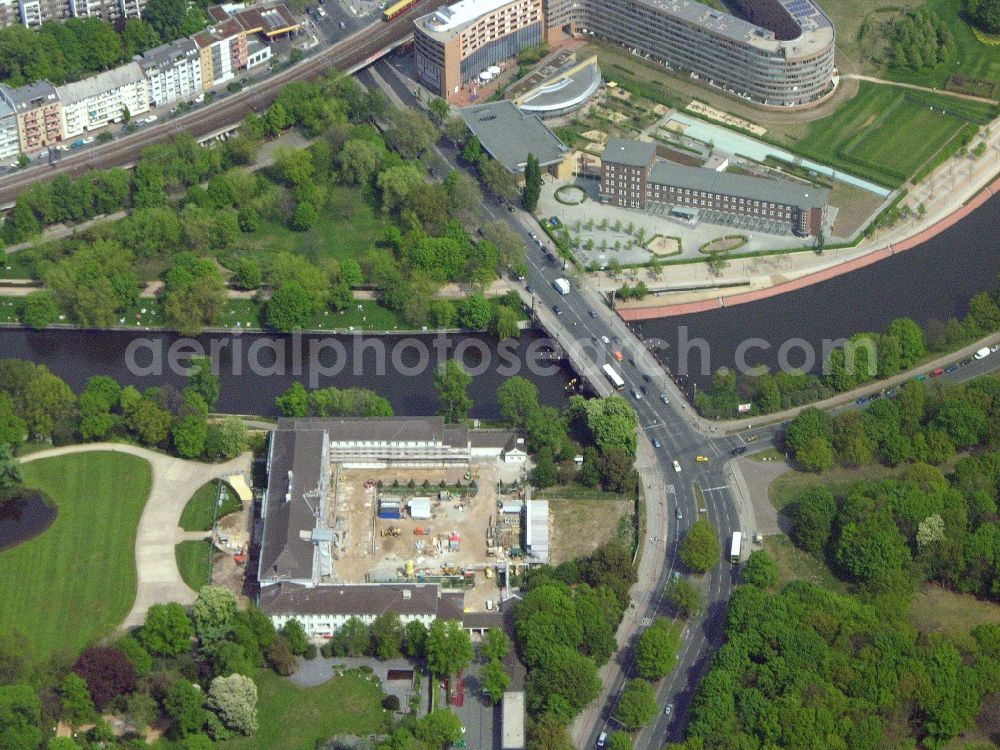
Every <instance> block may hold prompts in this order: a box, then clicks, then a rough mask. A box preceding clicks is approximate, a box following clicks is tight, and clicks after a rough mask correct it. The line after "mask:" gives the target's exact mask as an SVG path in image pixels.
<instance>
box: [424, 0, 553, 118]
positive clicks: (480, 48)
mask: <svg viewBox="0 0 1000 750" xmlns="http://www.w3.org/2000/svg"><path fill="white" fill-rule="evenodd" d="M543 26H544V20H543V17H542V0H513V2H511V0H460V1H459V2H457V3H454V4H453V5H448V6H445V7H442V8H439V9H438V10H436V11H434V12H433V13H429V14H428V15H425V16H421V17H420V18H418V19H417V20H416V21H414V38H413V39H414V62H415V66H416V71H417V78H418V79H419V80H420V82H421V83H423V84H424V85H425V86H427V87H428V88H429V89H430V90H431V91H433V92H434V93H436V94H438V95H440V96H442V97H444V98H445V99H448V100H452V99H454V98H455V94H457V93H458V91H459V90H460V89H461V87H462V85H463V84H465V83H468V82H469V81H472V80H474V79H476V78H477V77H478V76H479V75H480V74H481V73H483V72H484V71H486V70H487V69H488V68H490V67H491V66H494V65H496V64H497V63H500V62H503V61H505V60H510V59H512V58H514V57H516V56H517V53H518V52H520V51H521V50H523V49H525V48H527V47H534V46H537V45H538V44H541V42H542V36H543V31H544V29H543Z"/></svg>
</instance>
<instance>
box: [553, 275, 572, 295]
mask: <svg viewBox="0 0 1000 750" xmlns="http://www.w3.org/2000/svg"><path fill="white" fill-rule="evenodd" d="M552 286H554V287H555V289H556V291H557V292H559V294H569V281H568V280H567V279H556V280H555V281H553V282H552Z"/></svg>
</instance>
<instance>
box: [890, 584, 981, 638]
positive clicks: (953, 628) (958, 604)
mask: <svg viewBox="0 0 1000 750" xmlns="http://www.w3.org/2000/svg"><path fill="white" fill-rule="evenodd" d="M909 619H910V622H912V623H913V625H914V627H916V628H917V630H919V631H920V632H921V633H942V632H943V633H950V634H958V633H967V632H969V631H970V630H972V628H974V627H975V626H976V625H981V624H982V623H984V622H990V623H994V624H1000V605H997V604H996V603H994V602H988V601H983V600H981V599H977V598H976V597H974V596H972V595H971V594H958V593H956V592H954V591H948V590H947V589H943V588H941V587H940V586H935V585H934V584H932V583H925V584H924V585H923V586H921V587H920V590H919V591H917V593H916V594H915V595H914V597H913V601H912V602H911V604H910V616H909Z"/></svg>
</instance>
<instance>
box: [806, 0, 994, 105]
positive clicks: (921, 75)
mask: <svg viewBox="0 0 1000 750" xmlns="http://www.w3.org/2000/svg"><path fill="white" fill-rule="evenodd" d="M962 4H963V0H927V2H926V3H924V5H925V7H926V8H927V10H929V11H931V12H932V13H937V14H938V15H939V16H940V17H941V20H942V21H944V22H945V24H946V25H947V26H948V28H949V29H950V30H951V33H952V34H953V35H954V36H955V49H956V50H957V51H956V52H955V54H954V55H952V56H951V57H950V58H949V59H947V60H945V61H944V62H941V63H938V64H937V65H935V66H933V67H930V68H922V69H920V70H909V69H907V68H888V69H887V70H886V71H885V77H886V78H888V79H890V80H893V81H903V82H905V83H916V84H920V85H922V86H931V87H932V88H944V86H945V84H946V83H947V82H948V79H949V77H951V75H952V74H953V73H957V74H962V75H965V76H967V77H968V78H972V79H975V80H981V81H982V80H989V81H995V82H997V83H998V84H1000V46H990V45H988V44H983V43H982V42H980V41H979V40H978V39H977V38H976V35H975V34H974V33H973V31H972V27H971V26H970V25H969V24H968V23H966V22H965V20H963V18H962ZM823 7H824V8H825V7H826V6H825V5H824V6H823ZM837 31H838V37H839V32H840V29H839V28H838V30H837ZM998 95H1000V85H998V86H997V88H996V89H995V90H994V94H993V96H994V98H996V97H997V96H998Z"/></svg>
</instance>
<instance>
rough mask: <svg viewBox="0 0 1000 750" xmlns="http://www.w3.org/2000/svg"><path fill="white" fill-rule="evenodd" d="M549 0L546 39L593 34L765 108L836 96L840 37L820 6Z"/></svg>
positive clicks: (783, 0)
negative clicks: (729, 8) (727, 9)
mask: <svg viewBox="0 0 1000 750" xmlns="http://www.w3.org/2000/svg"><path fill="white" fill-rule="evenodd" d="M734 1H735V3H736V5H737V8H738V9H739V12H740V13H741V15H742V16H743V17H742V18H740V17H737V16H735V15H731V14H729V13H724V12H722V11H719V10H715V9H713V8H710V7H708V6H706V5H702V4H701V3H698V2H695V1H694V0H546V5H545V18H546V33H547V35H548V37H549V38H550V39H555V38H558V37H560V36H561V35H562V34H563V33H570V34H573V33H593V34H596V35H599V36H601V37H603V38H605V39H607V40H609V41H611V42H614V43H615V44H619V45H621V46H623V47H625V48H627V49H628V50H629V51H630V52H632V53H633V54H636V55H639V56H641V57H645V58H646V59H648V60H650V61H651V62H654V63H657V64H660V65H663V66H665V67H668V68H671V69H674V70H678V71H681V72H686V73H690V74H691V75H692V77H694V78H696V79H698V80H700V81H702V82H703V83H706V84H708V85H710V86H714V87H716V88H719V89H722V90H724V91H727V92H729V93H732V94H734V95H736V96H740V97H742V98H745V99H748V100H750V101H753V102H756V103H758V104H763V105H767V106H776V107H795V106H807V105H810V104H813V103H815V102H816V101H818V100H820V99H822V98H824V97H825V96H826V95H828V94H829V93H831V92H832V90H833V76H834V72H835V69H834V59H833V54H834V45H835V41H836V40H835V34H834V27H833V23H832V21H830V19H829V17H828V16H827V15H826V14H825V13H823V11H822V10H821V9H820V8H819V6H818V5H816V3H815V2H813V0H734Z"/></svg>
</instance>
